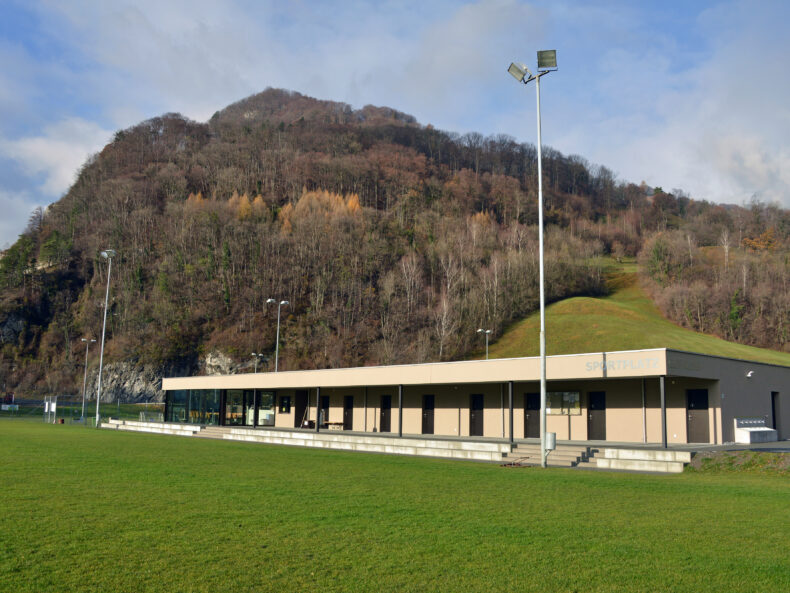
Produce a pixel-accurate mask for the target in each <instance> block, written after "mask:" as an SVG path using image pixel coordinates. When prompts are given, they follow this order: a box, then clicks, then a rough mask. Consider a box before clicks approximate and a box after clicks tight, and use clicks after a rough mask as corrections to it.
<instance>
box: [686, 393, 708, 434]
mask: <svg viewBox="0 0 790 593" xmlns="http://www.w3.org/2000/svg"><path fill="white" fill-rule="evenodd" d="M686 418H687V419H688V424H687V426H686V430H687V434H688V442H689V443H709V442H710V428H709V426H708V390H707V389H686Z"/></svg>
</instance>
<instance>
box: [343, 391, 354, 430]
mask: <svg viewBox="0 0 790 593" xmlns="http://www.w3.org/2000/svg"><path fill="white" fill-rule="evenodd" d="M343 430H354V396H353V395H346V396H345V397H343Z"/></svg>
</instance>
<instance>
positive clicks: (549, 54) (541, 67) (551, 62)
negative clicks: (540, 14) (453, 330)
mask: <svg viewBox="0 0 790 593" xmlns="http://www.w3.org/2000/svg"><path fill="white" fill-rule="evenodd" d="M556 69H557V52H556V50H553V49H550V50H545V51H539V52H538V73H537V74H532V72H530V71H529V68H527V67H526V66H525V65H524V64H520V63H518V62H513V63H511V64H510V67H509V68H508V70H507V71H508V72H509V73H510V74H511V75H512V76H513V77H514V78H515V79H516V80H517V81H519V82H523V83H524V84H528V83H530V82H531V81H533V80H534V81H535V91H536V94H537V108H538V235H539V237H538V243H539V251H540V266H539V268H540V465H541V467H546V298H545V295H546V291H545V286H544V275H543V163H542V152H543V149H542V145H541V136H540V78H541V76H545V75H546V74H548V73H549V72H553V71H554V70H556Z"/></svg>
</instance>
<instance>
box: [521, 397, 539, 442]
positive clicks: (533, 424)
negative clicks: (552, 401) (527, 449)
mask: <svg viewBox="0 0 790 593" xmlns="http://www.w3.org/2000/svg"><path fill="white" fill-rule="evenodd" d="M524 400H525V401H524V438H525V439H539V438H540V393H526V394H524Z"/></svg>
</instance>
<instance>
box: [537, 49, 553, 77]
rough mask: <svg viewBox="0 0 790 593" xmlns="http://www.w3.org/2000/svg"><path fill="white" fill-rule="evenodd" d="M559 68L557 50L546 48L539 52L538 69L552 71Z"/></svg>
mask: <svg viewBox="0 0 790 593" xmlns="http://www.w3.org/2000/svg"><path fill="white" fill-rule="evenodd" d="M556 69H557V50H556V49H544V50H542V51H539V52H538V70H539V71H540V72H550V71H553V70H556Z"/></svg>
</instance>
